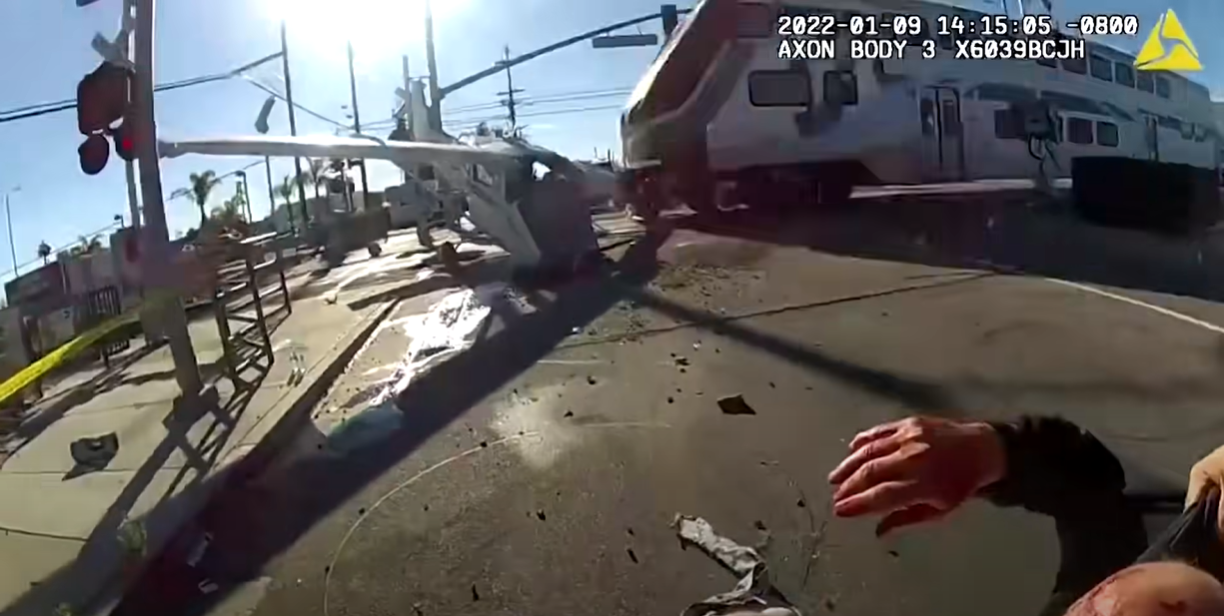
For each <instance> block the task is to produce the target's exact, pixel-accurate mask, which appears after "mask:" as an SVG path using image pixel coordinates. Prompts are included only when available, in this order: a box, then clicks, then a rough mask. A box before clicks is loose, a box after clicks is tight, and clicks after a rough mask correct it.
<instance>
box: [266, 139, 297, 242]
mask: <svg viewBox="0 0 1224 616" xmlns="http://www.w3.org/2000/svg"><path fill="white" fill-rule="evenodd" d="M264 173H266V174H268V218H275V216H276V189H275V188H273V186H272V158H271V157H268V156H265V157H264ZM285 213H286V214H288V215H289V228H290V229H292V228H293V208H292V207H290V208H288V209H287V210H286V211H285ZM272 223H273V225H275V224H276V221H275V220H273V221H272Z"/></svg>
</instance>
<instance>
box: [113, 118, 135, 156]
mask: <svg viewBox="0 0 1224 616" xmlns="http://www.w3.org/2000/svg"><path fill="white" fill-rule="evenodd" d="M135 128H136V125H135V123H134V122H132V121H131V120H127V119H125V120H124V121H123V123H122V124H120V125H119V127H118V128H116V129H115V130H113V131H111V138H113V139H114V140H115V153H116V154H118V155H119V158H122V159H123V160H125V161H128V162H132V161H133V160H135V159H136V136H135V135H134V134H133V133H135V132H136V131H135V130H134V129H135Z"/></svg>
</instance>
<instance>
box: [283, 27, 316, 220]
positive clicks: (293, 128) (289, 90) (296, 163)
mask: <svg viewBox="0 0 1224 616" xmlns="http://www.w3.org/2000/svg"><path fill="white" fill-rule="evenodd" d="M280 36H281V60H282V61H283V65H284V67H285V106H286V107H288V108H289V135H290V136H292V137H296V136H297V116H296V115H295V114H294V113H293V83H292V82H291V81H290V79H289V39H288V37H287V36H286V35H285V22H284V21H281V27H280ZM293 170H294V173H295V174H296V175H295V176H294V179H295V180H297V188H298V199H300V200H301V206H302V230H303V231H305V230H306V229H307V228H308V227H310V212H309V211H308V210H307V209H306V186H304V185H303V184H302V159H301V157H299V156H294V157H293ZM290 220H292V218H290Z"/></svg>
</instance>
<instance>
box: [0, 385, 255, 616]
mask: <svg viewBox="0 0 1224 616" xmlns="http://www.w3.org/2000/svg"><path fill="white" fill-rule="evenodd" d="M218 370H219V368H218ZM266 377H267V373H266V372H263V371H257V372H256V375H255V376H254V377H253V378H252V379H251V380H250V381H249V382H248V384H247V385H246V386H244V387H242V388H240V389H239V390H238V391H235V392H233V394H232V395H231V396H229V397H228V399H226V400H224V401H222V400H221V399H220V398H219V396H218V393H217V390H216V389H215V388H214V387H208V388H206V389H205V392H204V394H203V396H202V398H201V400H199V401H198V402H197V403H196V404H182V403H181V399H179V400H177V401H175V403H174V408H173V410H171V411H170V412H169V413H168V414H167V415H166V417H165V418H164V419H163V422H162V423H163V425H164V426H165V428H166V437H165V438H164V439H163V440H162V441H161V442H160V443H159V444H158V445H157V447H155V448H154V450H153V451H152V453H151V454H150V455H149V457H148V458H146V459H145V461H144V462H143V463H142V464H141V466H140V468H138V469H137V470H136V471H135V472H134V473H133V475H132V478H131V479H130V480H129V481H128V482H127V484H126V485H125V486H124V487H123V489H122V491H121V492H120V493H119V495H118V496H117V497H116V498H115V500H114V501H113V502H112V503H111V504H110V505H109V506H108V507H107V510H106V512H105V513H104V514H103V515H102V517H101V519H100V520H99V521H98V523H97V524H96V525H95V526H94V528H93V530H92V532H91V533H90V535H89V536H88V537H87V538H86V539H85V540H84V542H83V545H82V547H81V550H80V552H79V553H78V554H77V557H76V558H75V559H74V560H73V562H71V563H69V564H68V565H67V566H65V567H64V568H62V569H60V570H59V571H57V572H56V573H55V574H53V575H52V576H50V577H49V578H48V579H45V580H43V581H42V582H40V583H38V584H37V585H32V586H31V589H30V591H29V592H27V593H25V594H24V595H22V596H21V597H20V598H19V599H18V600H16V601H14V602H13V603H12V604H10V605H9V606H8V608H6V609H5V610H4V611H3V612H2V613H3V614H5V615H14V616H15V615H24V614H51V613H58V612H57V610H58V609H59V606H60V605H62V604H64V603H65V598H66V597H79V596H80V595H79V592H80V589H82V588H85V589H93V590H90V591H87V592H91V593H92V592H98V590H99V585H100V584H101V585H103V586H104V585H108V584H113V583H115V582H116V581H118V580H117V579H103V578H104V577H105V576H115V577H118V576H121V575H123V574H124V573H126V572H123V571H117V570H116V569H115V568H114V566H113V564H114V562H115V560H116V558H119V559H123V558H124V557H123V556H121V555H120V556H117V554H122V553H123V551H124V550H125V549H126V548H124V547H122V545H121V540H120V534H121V528H122V527H123V526H124V525H125V524H128V523H129V522H131V521H132V520H130V518H129V515H130V512H131V510H132V508H133V507H135V506H136V504H137V502H138V501H139V500H140V499H141V497H142V496H143V495H144V494H145V492H146V491H147V490H148V489H149V486H150V485H151V483H152V482H153V480H154V479H155V478H156V476H157V473H158V472H159V471H161V470H163V469H164V467H165V464H166V462H167V461H168V460H169V458H170V456H171V455H173V454H174V452H176V451H180V452H182V454H183V457H184V459H185V462H184V464H183V466H182V467H181V468H180V469H178V473H177V474H176V476H175V477H174V479H173V480H172V481H171V482H170V484H169V487H168V488H167V489H166V491H165V492H164V493H163V494H162V495H160V497H159V499H158V500H157V504H156V505H155V506H154V507H153V508H151V512H152V513H151V514H150V515H149V516H147V517H145V518H143V519H139V520H136V521H135V528H138V529H139V531H138V536H140V537H142V539H140V541H142V542H143V541H144V539H143V537H148V536H154V535H160V536H165V535H167V534H170V533H172V532H173V529H172V528H171V527H170V526H169V525H170V524H173V522H171V521H170V520H174V519H175V518H176V516H177V514H175V513H174V512H175V510H176V509H178V508H187V509H186V510H187V511H190V508H191V507H192V500H191V499H192V498H193V497H191V496H188V495H190V494H200V493H204V492H200V491H194V492H193V491H192V488H194V487H196V486H198V485H200V484H201V483H202V482H203V481H204V477H206V476H207V474H208V472H209V471H210V470H211V469H212V468H213V467H214V466H216V464H217V462H218V460H219V458H220V456H221V454H222V452H223V451H224V450H225V444H226V443H227V442H228V441H229V439H230V438H231V437H232V436H233V435H234V429H235V427H236V426H237V422H238V420H239V419H240V418H241V417H242V415H243V413H244V412H245V411H246V410H247V407H248V405H249V403H250V401H251V398H252V397H253V395H254V392H255V391H256V390H257V389H258V388H259V386H260V384H261V383H262V382H263V380H264V379H265V378H266ZM210 417H211V421H210V422H209V423H208V424H207V428H206V429H205V430H204V434H203V436H202V437H201V438H200V439H199V441H198V442H197V443H194V444H193V442H192V440H193V439H192V438H191V436H190V434H191V431H192V429H193V428H195V427H196V426H197V425H199V424H200V422H201V421H209V419H210ZM192 472H194V473H193V474H192V475H191V476H190V477H189V476H188V475H189V473H192ZM184 482H186V486H185V487H183V486H184ZM180 487H182V490H181V491H179V490H180ZM176 492H177V494H176ZM205 492H206V491H205ZM195 498H198V497H195ZM69 605H71V603H69Z"/></svg>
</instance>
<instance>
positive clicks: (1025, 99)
mask: <svg viewBox="0 0 1224 616" xmlns="http://www.w3.org/2000/svg"><path fill="white" fill-rule="evenodd" d="M977 99H978V100H980V101H998V102H1001V103H1029V102H1033V101H1035V100H1037V92H1036V91H1035V90H1033V89H1032V88H1026V87H1024V86H1016V85H1012V84H1008V83H984V84H982V85H980V86H978V87H977Z"/></svg>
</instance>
